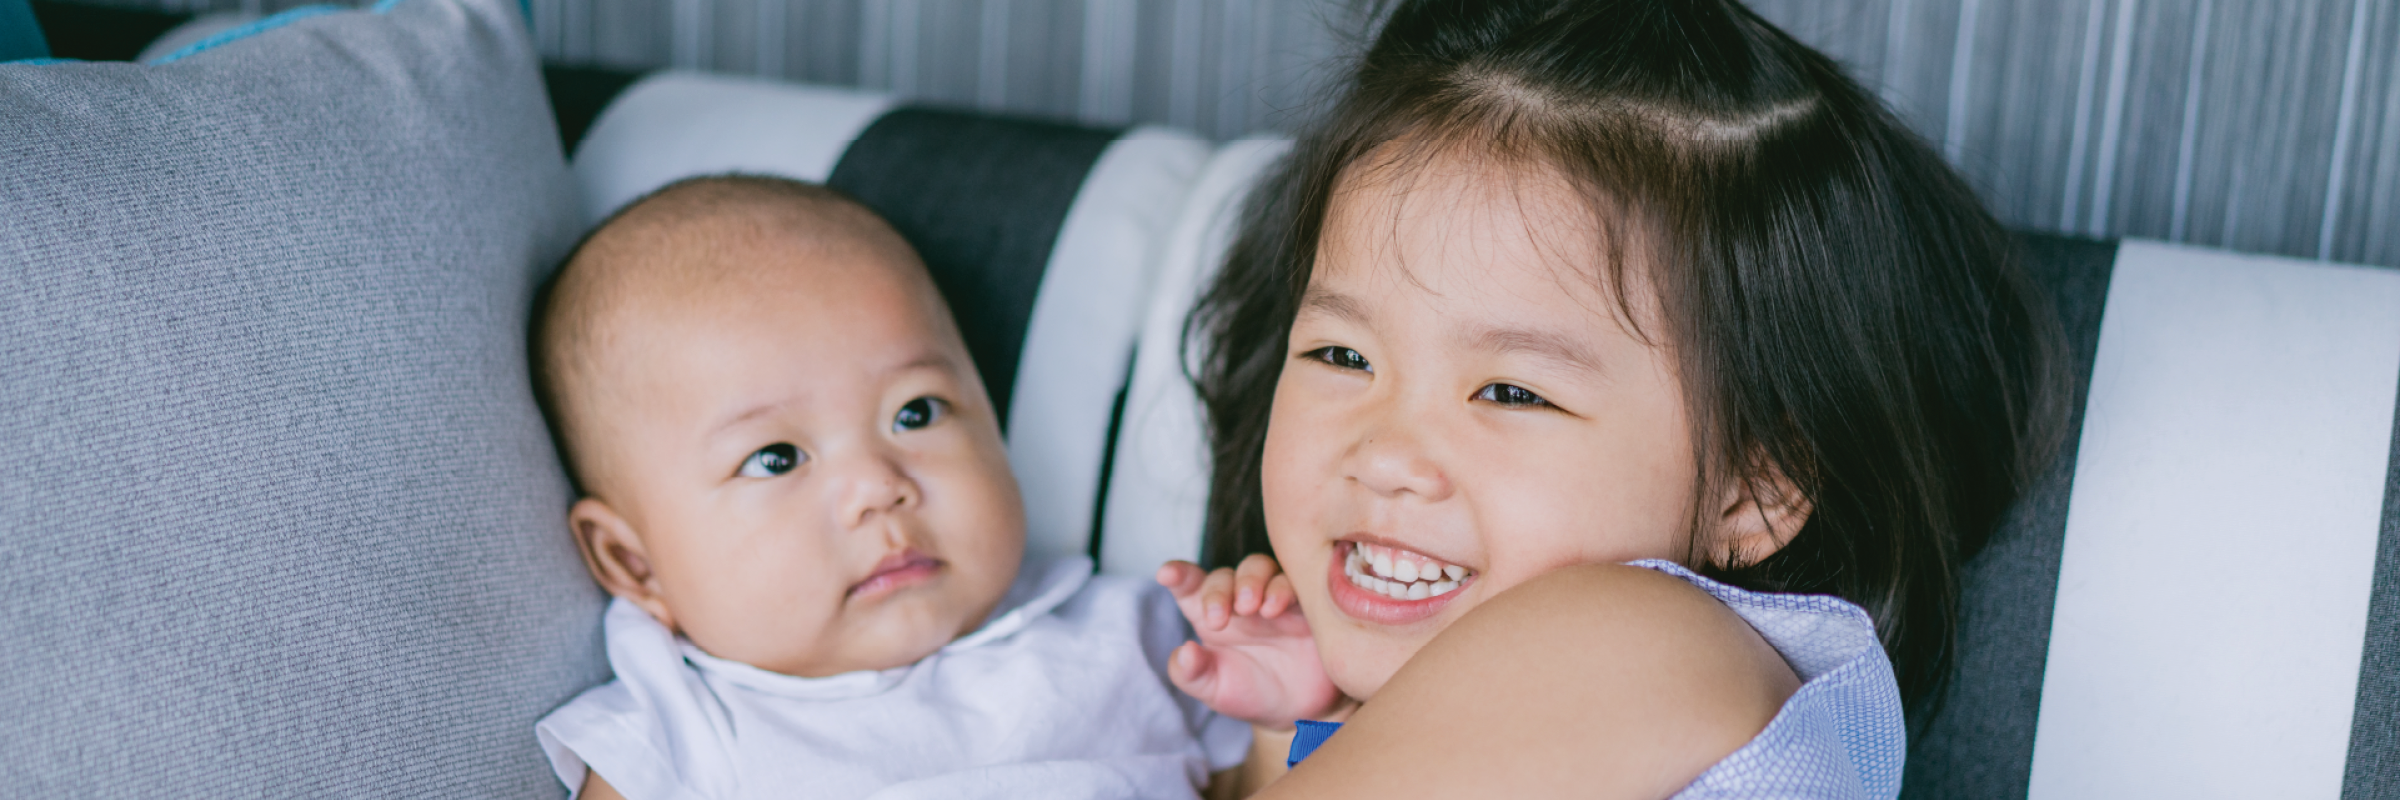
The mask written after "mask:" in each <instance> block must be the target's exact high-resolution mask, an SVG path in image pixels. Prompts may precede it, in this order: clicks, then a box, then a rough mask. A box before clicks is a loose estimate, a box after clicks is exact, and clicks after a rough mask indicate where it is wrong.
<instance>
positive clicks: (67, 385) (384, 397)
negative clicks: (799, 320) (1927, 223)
mask: <svg viewBox="0 0 2400 800" xmlns="http://www.w3.org/2000/svg"><path fill="white" fill-rule="evenodd" d="M42 8H43V9H44V14H43V17H44V26H45V28H50V29H51V30H48V31H46V32H47V33H49V34H50V36H49V39H50V40H51V41H54V42H59V43H61V44H66V43H76V44H74V46H75V47H94V48H97V47H99V45H97V44H87V43H94V42H106V43H107V45H106V46H107V47H108V48H112V49H110V50H108V52H109V53H110V54H117V55H116V57H119V58H125V57H131V56H132V55H133V54H135V53H138V52H139V51H140V50H141V48H142V46H145V45H148V44H150V42H149V41H148V39H150V38H151V37H152V36H154V35H155V34H159V33H164V32H165V31H166V28H167V27H171V25H164V24H161V21H159V20H156V19H153V18H150V17H124V16H118V17H110V16H108V14H107V13H105V12H104V11H98V10H93V9H84V8H80V7H62V6H57V5H53V4H45V5H43V6H42ZM62 9H64V10H62ZM513 9H514V7H513V4H509V3H505V2H491V0H396V2H386V3H383V4H380V5H378V6H377V7H376V10H375V11H372V12H342V13H313V12H312V13H304V14H302V15H300V16H298V17H297V18H286V16H279V17H276V18H270V19H269V20H266V21H265V23H269V24H256V23H254V24H251V25H247V26H244V27H242V28H240V29H236V30H221V31H217V32H216V33H214V34H213V35H209V36H205V37H201V38H200V39H197V40H193V41H190V42H188V43H182V44H179V45H178V46H177V47H175V48H173V52H168V53H154V54H153V56H154V58H155V59H157V60H161V61H164V62H165V63H158V64H151V65H136V64H131V63H100V62H97V61H94V62H87V63H58V62H46V61H45V62H18V63H13V64H5V65H0V112H5V113H0V443H5V444H6V446H7V449H8V450H9V451H10V452H11V454H12V457H11V458H10V459H7V463H6V464H4V465H0V563H4V564H7V565H8V568H7V573H6V575H5V577H0V794H4V795H7V796H26V797H32V796H115V795H125V794H134V793H142V794H152V793H160V792H166V791H177V792H182V793H186V794H199V795H209V796H218V795H241V796H249V795H257V796H298V795H311V796H313V795H332V794H341V795H351V794H374V795H383V794H417V795H427V794H431V795H441V796H522V795H529V794H548V795H556V794H558V793H560V792H561V791H563V789H562V787H559V786H558V785H557V784H556V782H555V781H554V780H551V779H550V778H549V776H548V773H547V770H546V768H545V767H544V765H543V764H542V763H541V760H540V756H539V754H538V751H537V750H536V748H535V747H534V743H533V737H532V736H531V731H532V727H531V726H532V722H533V720H534V719H535V718H538V716H539V715H540V714H541V713H543V712H544V711H546V710H547V709H548V708H550V707H553V706H555V705H556V704H557V703H558V702H561V701H563V700H564V699H565V698H566V697H568V696H571V695H572V694H573V693H574V692H575V691H577V690H580V689H581V688H583V687H584V686H588V685H590V684H592V683H594V682H597V681H599V680H602V679H605V677H606V665H605V662H604V661H603V660H602V658H601V655H600V652H599V649H598V641H597V633H598V631H597V622H598V618H599V609H600V605H601V598H600V596H599V594H598V592H597V591H596V590H594V589H593V588H592V587H590V586H589V585H588V580H586V579H585V578H584V577H583V574H582V569H581V566H580V564H579V563H578V562H577V561H576V559H575V556H574V553H573V550H572V546H571V544H569V543H568V540H567V538H566V536H565V535H564V531H563V528H562V526H560V525H559V524H558V522H559V521H560V519H561V518H562V514H561V512H563V509H564V508H565V504H566V502H567V499H568V494H567V488H566V485H565V481H564V479H563V477H562V475H561V474H560V472H559V469H558V467H557V464H556V461H555V457H554V455H553V454H552V452H551V450H550V449H549V445H548V442H547V438H546V434H545V431H544V429H543V428H542V425H541V421H540V419H539V416H538V413H537V412H536V411H535V410H534V408H533V406H532V401H531V395H530V392H529V390H528V389H527V388H526V386H525V381H524V377H523V370H522V367H523V360H522V359H523V324H524V319H523V316H524V312H525V307H526V304H527V302H528V297H529V294H528V293H529V292H530V291H531V289H532V287H533V286H534V284H535V283H536V282H537V281H538V280H539V279H540V277H541V275H542V274H544V273H545V272H546V271H547V270H548V269H549V268H551V267H552V266H553V265H554V264H555V262H556V260H557V258H558V257H559V256H560V255H561V254H563V252H564V248H565V247H566V246H568V245H569V244H571V243H572V242H573V240H574V238H575V237H576V236H577V235H579V233H580V231H581V230H583V229H584V228H585V227H586V226H588V225H589V224H590V223H591V222H593V221H595V220H597V219H599V218H600V217H601V216H603V215H605V214H606V213H607V212H608V211H610V210H612V209H613V208H615V207H616V206H618V205H620V204H622V203H624V202H626V201H627V200H630V199H631V198H633V197H636V196H639V195H640V194H641V193H643V192H645V191H647V190H648V189H651V188H655V187H657V186H659V185H662V184H664V183H666V182H668V181H671V180H673V179H676V178H679V177H684V176H689V175H698V174H708V173H714V172H724V171H745V172H762V173H771V174H779V175H785V176H790V177H795V178H801V179H807V180H814V181H822V182H826V183H828V184H831V185H833V186H836V187H839V188H842V189H844V190H846V191H849V192H851V193H853V194H854V195H857V196H858V197H859V198H860V199H862V200H863V201H865V202H866V203H868V204H869V205H870V206H873V207H874V208H876V209H877V210H878V211H879V212H881V213H883V214H884V215H885V216H886V217H888V218H890V219H891V220H892V221H893V223H894V224H895V226H896V227H898V228H899V229H900V230H901V232H902V233H903V234H904V235H906V236H907V237H909V238H910V239H911V241H912V242H913V243H915V244H916V245H917V247H918V248H919V249H920V250H921V251H922V252H923V254H924V256H925V258H926V261H927V263H928V265H929V267H930V268H931V269H932V271H933V272H934V274H935V278H936V281H937V283H938V284H939V285H940V287H941V288H942V290H943V292H944V293H945V295H946V296H947V297H948V298H949V299H950V301H951V303H952V305H953V307H954V309H955V311H956V313H957V315H958V317H959V321H960V325H961V328H962V330H963V331H964V332H965V333H966V334H967V337H968V339H969V346H970V349H971V350H972V351H973V355H974V358H975V360H976V363H977V366H978V368H979V369H980V370H981V371H982V373H983V375H984V376H985V378H986V381H987V382H988V384H989V386H990V389H991V391H992V393H993V399H994V401H995V404H996V405H997V407H998V408H999V410H1000V413H1001V414H1002V415H1003V418H1004V419H1005V420H1006V425H1005V433H1006V435H1007V437H1008V440H1009V447H1010V459H1011V462H1012V464H1013V465H1014V466H1015V467H1016V468H1017V470H1018V472H1019V474H1020V477H1021V480H1022V482H1023V484H1024V490H1025V493H1026V504H1027V509H1028V516H1029V523H1030V525H1029V531H1030V536H1029V542H1028V548H1029V549H1033V550H1038V551H1042V552H1082V553H1088V554H1090V555H1092V556H1094V557H1095V559H1096V560H1097V562H1098V563H1099V565H1100V568H1101V569H1102V570H1104V571H1108V572H1114V573H1121V574H1132V575H1141V574H1146V573H1147V572H1149V571H1150V570H1151V569H1154V568H1155V566H1156V565H1157V564H1158V563H1159V562H1160V561H1162V560H1164V559H1167V558H1189V557H1192V556H1193V555H1194V554H1196V553H1198V552H1199V541H1198V536H1199V523H1200V514H1201V506H1202V501H1203V499H1204V494H1205V491H1206V479H1205V476H1206V474H1207V461H1206V458H1207V456H1206V450H1205V447H1204V445H1203V441H1202V439H1201V428H1200V419H1199V414H1198V411H1197V407H1196V403H1195V401H1194V399H1193V397H1192V394H1191V390H1190V387H1189V384H1188V383H1187V382H1186V381H1185V378H1184V371H1185V368H1186V359H1187V358H1188V357H1189V353H1188V352H1187V350H1186V348H1185V345H1184V342H1183V339H1182V336H1181V334H1182V325H1183V320H1184V315H1185V313H1186V312H1187V311H1188V309H1189V308H1190V305H1191V302H1192V298H1193V297H1194V295H1195V292H1196V291H1197V289H1198V287H1199V286H1201V285H1202V284H1203V283H1204V282H1205V280H1206V279H1207V277H1208V276H1209V275H1210V273H1211V272H1212V270H1213V267H1214V264H1215V262H1216V260H1217V259H1219V258H1220V257H1221V253H1222V251H1223V249H1224V247H1225V245H1226V242H1227V240H1228V238H1229V236H1230V233H1231V224H1232V219H1233V210H1234V208H1235V207H1236V206H1237V205H1238V203H1239V202H1240V200H1241V198H1242V196H1243V193H1244V192H1245V190H1246V189H1247V187H1248V186H1250V185H1251V183H1252V182H1253V181H1255V180H1256V178H1257V177H1258V176H1259V175H1260V174H1262V172H1263V171H1265V170H1267V169H1269V168H1270V167H1271V166H1272V165H1273V163H1274V162H1275V160H1276V158H1277V157H1278V156H1279V155H1280V154H1281V153H1282V152H1284V150H1285V149H1286V147H1287V146H1288V143H1286V142H1284V141H1281V140H1276V139H1271V138H1270V139H1248V140H1239V141H1233V142H1213V141H1208V140H1205V139H1203V138H1201V137H1199V136H1197V135H1194V134H1191V133H1188V132H1183V131H1178V130H1174V129H1169V128H1161V127H1135V128H1131V129H1103V128H1092V127H1086V126H1078V125H1071V124H1065V123H1059V122H1052V121H1045V120H1035V119H1022V118H1011V117H1001V116H993V115H988V114H982V113H976V112H967V111H958V110H950V109H942V108H927V107H915V106H909V105H906V104H903V103H901V102H899V101H898V100H897V99H895V98H893V97H891V96H888V95H883V94H877V93H873V92H860V91H855V90H848V89H836V88H831V87H814V86H805V85H797V84H789V83H777V82H769V81H761V80H755V79H743V78H732V77H726V76H720V75H711V74H707V73H698V72H684V71H658V72H640V71H628V70H614V69H605V68H591V67H580V66H569V65H548V66H547V67H543V66H540V65H537V64H536V60H535V59H534V58H533V57H532V55H531V51H530V49H529V48H528V47H526V46H525V44H524V41H523V37H524V33H523V28H522V23H521V20H519V19H517V18H516V17H515V16H514V14H513ZM124 13H134V12H124ZM77 14H83V15H85V16H84V17H83V19H82V21H81V22H76V21H73V20H69V18H70V17H73V16H75V15H77ZM94 15H97V16H94ZM169 16H171V15H169ZM287 16H288V15H287ZM378 16H380V17H381V18H377V17H378ZM93 19H98V20H100V21H99V22H97V23H95V22H92V21H91V20H93ZM112 19H113V20H116V22H115V23H110V22H109V20H112ZM62 20H64V21H63V22H62ZM277 20H281V21H280V22H278V21H277ZM5 21H6V17H0V24H4V23H5ZM175 21H177V20H174V19H168V20H165V22H175ZM111 24H115V25H117V26H118V29H119V30H124V31H137V32H138V33H134V34H130V35H124V36H115V37H112V36H110V35H108V31H107V28H108V26H109V25H111ZM128 38H131V39H134V40H135V41H133V42H131V43H127V42H126V40H127V39H128ZM0 41H5V40H0ZM89 52H91V53H92V54H94V55H97V54H98V51H97V50H94V51H89ZM329 187H330V188H329ZM2024 244H2025V247H2026V250H2027V252H2028V254H2029V255H2030V256H2031V259H2030V261H2031V264H2032V267H2033V269H2034V271H2035V274H2036V276H2037V277H2038V279H2039V280H2040V282H2041V283H2042V285H2043V286H2045V287H2046V288H2047V289H2048V290H2049V291H2050V293H2051V295H2052V297H2053V298H2054V299H2055V300H2056V303H2057V308H2058V312H2059V316H2060V318H2061V319H2062V321H2063V322H2064V323H2065V325H2066V329H2067V332H2068V335H2069V339H2070V343H2071V346H2072V352H2073V354H2074V362H2075V369H2074V373H2075V375H2076V377H2077V381H2076V393H2077V397H2078V399H2079V402H2078V403H2077V407H2078V409H2079V411H2078V412H2077V414H2076V417H2075V422H2074V426H2075V433H2074V435H2072V436H2071V437H2070V439H2069V441H2070V445H2069V446H2068V447H2067V448H2066V449H2065V451H2064V452H2063V453H2061V454H2060V456H2059V457H2058V458H2057V460H2056V463H2055V464H2054V465H2053V467H2052V468H2051V470H2050V471H2049V473H2048V474H2047V475H2046V476H2045V477H2044V479H2043V480H2042V482H2041V483H2040V485H2039V486H2037V487H2036V488H2035V489H2034V490H2033V491H2032V492H2031V493H2030V494H2029V495H2028V496H2027V497H2026V498H2024V499H2023V501H2022V502H2020V504H2019V506H2018V508H2017V509H2016V510H2015V512H2014V513H2013V514H2012V516H2011V517H2010V519H2009V521H2008V522H2007V524H2006V525H2005V527H2004V528H2003V529H2002V530H2001V531H1999V532H1998V533H1997V534H1996V535H1995V536H1994V537H1993V539H1992V540H1991V542H1990V544H1989V545H1988V546H1987V547H1986V548H1985V549H1984V551H1983V552H1982V553H1981V554H1980V555H1979V556H1977V558H1976V559H1975V561H1974V562H1973V563H1972V564H1971V566H1970V573H1969V576H1968V581H1967V596H1966V601H1965V608H1964V611H1963V622H1962V629H1961V630H1962V638H1961V642H1960V651H1959V660H1958V662H1959V663H1958V667H1957V672H1956V673H1955V674H1954V676H1953V677H1952V680H1951V682H1950V684H1949V688H1948V690H1947V692H1946V694H1945V695H1944V696H1943V697H1942V698H1941V701H1940V703H1939V704H1938V705H1937V706H1934V707H1931V708H1929V709H1928V710H1927V712H1925V713H1922V714H1920V715H1919V716H1918V717H1917V718H1915V719H1912V720H1911V727H1912V739H1913V743H1912V746H1911V752H1910V758H1909V764H1908V772H1907V780H1906V788H1905V790H1904V794H1906V795H1907V796H1911V797H1965V798H1984V797H1994V798H1996V797H2025V796H2032V797H2043V798H2051V797H2126V796H2175V797H2185V796H2212V797H2268V796H2273V797H2324V798H2335V797H2339V798H2368V797H2400V424H2396V423H2400V419H2396V417H2400V404H2396V402H2395V395H2396V394H2400V271H2394V270H2391V269H2385V268H2372V267H2359V266H2345V265H2338V264H2328V263H2321V262H2304V261H2298V260H2293V259H2288V258H2279V257H2267V256H2257V255H2246V254H2239V253H2231V252H2225V251H2217V250H2208V249H2200V248H2191V247H2183V246H2176V245H2169V244H2164V243H2158V242H2148V241H2138V240H2132V241H2091V240H2082V239H2071V238H2061V237H2056V236H2049V235H2042V234H2034V233H2028V234H2026V235H2025V237H2024Z"/></svg>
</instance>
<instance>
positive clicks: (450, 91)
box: [0, 0, 606, 797]
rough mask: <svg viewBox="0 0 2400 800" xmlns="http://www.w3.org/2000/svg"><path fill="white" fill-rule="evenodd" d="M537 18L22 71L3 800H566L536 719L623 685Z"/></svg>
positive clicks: (405, 16) (411, 21)
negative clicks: (576, 399)
mask: <svg viewBox="0 0 2400 800" xmlns="http://www.w3.org/2000/svg"><path fill="white" fill-rule="evenodd" d="M518 15H519V11H518V8H517V4H516V2H514V0H403V1H402V2H399V3H397V4H395V5H389V7H388V8H387V9H379V10H378V11H376V12H344V13H326V14H317V15H313V16H305V17H287V18H282V21H281V22H278V23H276V24H273V25H265V26H261V28H260V29H259V30H258V31H257V32H254V33H253V35H250V36H248V37H246V38H238V39H232V40H226V41H220V42H218V43H216V44H214V45H213V46H211V47H209V48H207V49H204V50H202V51H199V52H196V53H194V54H191V55H189V56H188V57H185V58H182V59H179V60H177V61H175V62H174V63H172V64H167V65H163V66H137V65H131V64H98V63H94V64H49V65H39V66H32V65H12V66H0V453H5V456H4V457H0V796H7V797H60V796H74V797H83V796H118V795H134V794H139V795H143V796H151V795H158V796H201V797H230V796H260V795H267V796H310V797H318V796H352V795H362V794H373V795H396V794H408V795H414V796H425V797H495V796H526V795H532V794H550V795H556V794H558V793H559V791H560V787H559V786H558V785H557V782H556V780H555V779H553V778H551V777H550V773H549V770H548V769H547V768H546V767H545V766H544V764H543V761H542V757H541V755H540V752H539V750H538V748H537V747H536V745H535V741H534V737H533V723H534V721H535V720H536V719H537V718H539V717H540V715H541V714H543V713H544V712H546V711H548V710H549V709H550V708H552V707H553V706H555V705H557V704H558V703H560V702H563V701H564V700H565V699H566V698H568V697H571V696H572V695H573V694H574V693H575V692H576V691H578V690H580V689H581V688H583V687H585V686H588V685H590V684H593V683H595V682H597V681H599V680H602V679H604V678H605V677H606V667H605V663H604V661H603V660H602V658H601V655H600V652H599V647H598V645H599V639H598V630H597V626H596V620H597V619H598V611H599V604H600V599H601V598H600V595H599V593H598V591H597V590H596V589H594V588H593V587H592V586H591V585H590V581H589V579H588V578H586V577H585V576H584V573H583V569H582V567H581V565H580V562H579V561H578V559H577V557H576V555H575V552H574V549H573V545H572V544H571V542H570V541H569V540H568V538H567V536H566V534H565V533H564V532H563V523H562V520H563V516H562V512H563V511H564V509H565V507H566V504H567V502H568V494H567V488H566V482H565V479H564V478H563V476H562V474H561V473H560V471H559V468H558V466H557V463H556V460H555V456H554V454H553V452H552V449H551V446H550V443H549V440H548V437H547V436H546V435H545V432H544V428H543V426H542V422H541V418H540V415H539V414H538V412H537V411H536V410H535V408H534V404H533V401H532V395H531V392H530V390H529V388H528V384H527V379H526V375H525V371H526V370H525V358H524V327H525V313H526V309H527V306H528V304H529V299H528V298H529V297H530V294H531V292H532V290H533V288H534V286H535V284H536V282H537V281H538V280H539V279H540V278H541V276H542V273H543V271H544V269H546V268H547V267H548V266H549V265H551V264H552V263H554V261H555V260H556V259H557V258H558V257H559V256H560V255H561V254H562V253H563V250H564V249H565V247H567V246H568V245H570V244H571V242H572V238H573V236H574V235H575V233H576V229H575V222H574V220H575V219H576V203H575V199H574V196H573V188H572V183H571V179H570V177H569V175H568V172H567V169H566V165H565V163H564V160H563V159H562V157H561V156H560V153H559V147H558V139H557V134H556V132H555V131H554V130H553V128H552V123H551V121H550V117H549V113H548V111H547V105H546V103H545V102H544V97H543V93H542V88H541V83H540V80H539V77H538V75H537V72H536V65H535V56H534V53H533V50H532V47H531V43H530V42H529V41H528V37H527V35H526V33H525V30H524V28H523V23H522V21H521V19H520V18H519V16H518Z"/></svg>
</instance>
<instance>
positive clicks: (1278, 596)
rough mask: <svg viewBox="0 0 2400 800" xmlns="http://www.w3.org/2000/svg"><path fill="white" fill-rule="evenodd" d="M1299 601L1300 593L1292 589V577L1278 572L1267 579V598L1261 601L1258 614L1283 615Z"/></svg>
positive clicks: (1274, 616)
mask: <svg viewBox="0 0 2400 800" xmlns="http://www.w3.org/2000/svg"><path fill="white" fill-rule="evenodd" d="M1297 602H1300V595H1299V594H1297V593H1295V592H1294V591H1292V577H1291V576H1290V575H1282V574H1278V575H1276V576H1275V577H1273V578H1270V579H1268V580H1267V599H1265V600H1263V601H1260V602H1259V604H1258V615H1259V616H1262V617H1266V618H1268V619H1274V618H1276V617H1280V616H1283V612H1285V611H1289V610H1291V607H1292V604H1293V603H1297Z"/></svg>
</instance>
